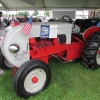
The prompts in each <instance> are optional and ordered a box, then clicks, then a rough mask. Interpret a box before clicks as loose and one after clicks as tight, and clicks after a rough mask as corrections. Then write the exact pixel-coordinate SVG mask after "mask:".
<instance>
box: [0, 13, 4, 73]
mask: <svg viewBox="0 0 100 100" xmlns="http://www.w3.org/2000/svg"><path fill="white" fill-rule="evenodd" d="M2 14H3V13H2V12H1V11H0V28H1V17H2ZM0 52H1V51H0ZM3 73H4V71H3V70H2V69H0V75H2V74H3Z"/></svg>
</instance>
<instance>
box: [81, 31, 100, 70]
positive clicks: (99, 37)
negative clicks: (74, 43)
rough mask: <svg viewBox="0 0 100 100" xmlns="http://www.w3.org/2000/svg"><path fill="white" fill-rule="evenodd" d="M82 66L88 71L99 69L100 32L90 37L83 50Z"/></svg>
mask: <svg viewBox="0 0 100 100" xmlns="http://www.w3.org/2000/svg"><path fill="white" fill-rule="evenodd" d="M83 52H84V53H83V56H82V58H83V64H84V65H85V66H86V67H87V68H90V69H97V68H99V67H100V32H97V33H95V34H94V35H93V36H91V38H90V40H89V41H88V43H87V45H86V47H85V48H84V50H83Z"/></svg>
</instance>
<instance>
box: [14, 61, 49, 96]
mask: <svg viewBox="0 0 100 100" xmlns="http://www.w3.org/2000/svg"><path fill="white" fill-rule="evenodd" d="M50 79H51V71H50V69H49V66H48V65H47V64H46V63H45V62H43V61H41V60H30V61H27V62H25V63H24V64H23V65H21V66H20V68H19V69H18V70H17V72H16V74H15V76H14V89H15V92H16V93H17V95H19V96H20V97H22V98H28V97H30V96H34V95H36V94H37V93H39V92H41V91H42V90H44V89H45V88H46V87H47V86H48V84H49V82H50Z"/></svg>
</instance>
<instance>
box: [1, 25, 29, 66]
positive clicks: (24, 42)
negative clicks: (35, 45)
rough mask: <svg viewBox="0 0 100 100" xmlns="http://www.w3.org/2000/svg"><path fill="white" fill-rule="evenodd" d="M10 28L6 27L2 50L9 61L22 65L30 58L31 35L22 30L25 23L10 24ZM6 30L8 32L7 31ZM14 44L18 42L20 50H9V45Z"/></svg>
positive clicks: (15, 64)
mask: <svg viewBox="0 0 100 100" xmlns="http://www.w3.org/2000/svg"><path fill="white" fill-rule="evenodd" d="M9 27H10V28H8V29H9V30H10V31H9V30H7V29H5V30H6V31H8V32H7V34H6V35H5V36H4V37H3V36H2V38H4V40H3V43H2V46H1V51H2V54H3V55H4V57H5V58H6V59H7V61H9V62H10V63H11V64H12V65H14V66H16V67H20V66H21V65H22V64H23V63H24V62H26V61H28V60H29V59H30V56H29V47H28V45H29V36H28V35H26V34H24V33H23V32H22V28H23V27H24V23H23V24H21V25H18V26H13V27H11V26H9ZM5 30H4V32H5V33H6V31H5ZM12 44H16V45H18V47H19V50H18V52H16V53H13V52H11V51H10V50H9V47H10V46H11V45H12Z"/></svg>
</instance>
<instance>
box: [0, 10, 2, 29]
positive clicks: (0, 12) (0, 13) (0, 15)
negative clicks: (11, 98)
mask: <svg viewBox="0 0 100 100" xmlns="http://www.w3.org/2000/svg"><path fill="white" fill-rule="evenodd" d="M2 14H3V13H2V11H0V29H1V17H2Z"/></svg>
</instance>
